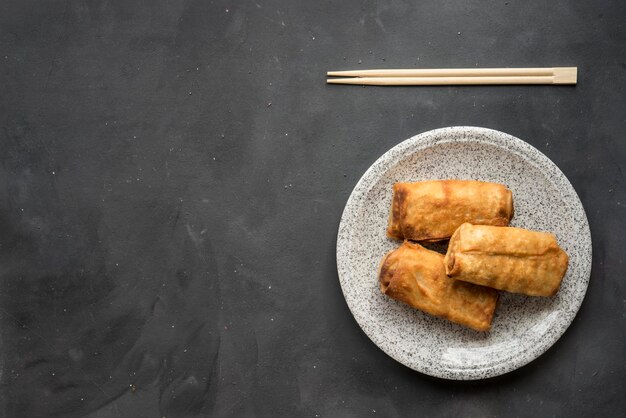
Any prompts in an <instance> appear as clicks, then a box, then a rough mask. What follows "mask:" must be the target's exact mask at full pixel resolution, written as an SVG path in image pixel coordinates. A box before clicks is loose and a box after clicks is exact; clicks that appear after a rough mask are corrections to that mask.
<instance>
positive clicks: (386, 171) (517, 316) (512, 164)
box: [337, 127, 591, 380]
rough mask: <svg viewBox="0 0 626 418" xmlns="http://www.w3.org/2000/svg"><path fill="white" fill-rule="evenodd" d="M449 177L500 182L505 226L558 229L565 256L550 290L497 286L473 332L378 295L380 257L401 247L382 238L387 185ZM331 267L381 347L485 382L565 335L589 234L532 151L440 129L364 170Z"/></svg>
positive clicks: (417, 366)
mask: <svg viewBox="0 0 626 418" xmlns="http://www.w3.org/2000/svg"><path fill="white" fill-rule="evenodd" d="M448 178H456V179H475V180H483V181H491V182H497V183H502V184H505V185H507V186H508V187H509V188H510V189H511V190H512V192H513V202H514V207H515V215H514V218H513V220H512V222H511V225H512V226H517V227H522V228H527V229H533V230H538V231H549V232H552V233H554V234H555V235H556V236H557V239H558V241H559V244H560V245H561V246H562V247H563V249H564V250H565V251H567V253H568V254H569V257H570V259H569V267H568V271H567V274H566V276H565V278H564V279H563V282H562V284H561V288H560V290H559V292H558V293H557V294H556V296H554V297H552V298H542V297H527V296H523V295H516V294H511V293H506V292H501V294H500V300H499V305H498V308H497V310H496V314H495V316H494V319H493V324H492V328H491V331H489V332H477V331H473V330H471V329H468V328H464V327H462V326H460V325H456V324H453V323H451V322H448V321H446V320H443V319H439V318H435V317H432V316H429V315H427V314H424V313H422V312H420V311H418V310H415V309H413V308H411V307H409V306H407V305H404V304H402V303H400V302H396V301H394V300H392V299H390V298H389V297H387V296H385V295H383V294H381V292H380V290H379V287H378V280H377V268H378V264H379V262H380V260H381V258H382V256H383V255H384V254H385V253H386V252H387V251H389V250H391V249H393V248H396V247H397V246H398V245H399V243H398V242H396V241H393V240H390V239H388V238H387V237H386V236H385V230H386V226H387V218H388V214H389V208H390V205H391V197H392V193H391V187H392V185H393V183H395V182H398V181H418V180H428V179H448ZM337 267H338V270H339V280H340V282H341V288H342V290H343V294H344V296H345V299H346V302H347V304H348V306H349V307H350V310H351V311H352V314H353V315H354V318H355V319H356V321H357V322H358V323H359V325H360V326H361V328H362V329H363V331H364V332H365V333H366V334H367V335H368V337H369V338H370V339H371V340H372V341H373V342H374V343H375V344H376V345H377V346H378V347H380V348H381V349H382V350H383V351H384V352H385V353H387V354H388V355H390V356H391V357H393V358H394V359H396V360H397V361H399V362H401V363H402V364H404V365H406V366H408V367H410V368H412V369H414V370H417V371H419V372H422V373H425V374H428V375H431V376H436V377H440V378H446V379H462V380H469V379H482V378H487V377H493V376H497V375H501V374H504V373H507V372H509V371H512V370H515V369H517V368H519V367H521V366H523V365H525V364H526V363H528V362H530V361H532V360H533V359H535V358H537V357H538V356H539V355H541V354H542V353H543V352H545V351H546V350H547V349H548V348H550V346H551V345H552V344H554V343H555V342H556V341H557V340H558V339H559V337H560V336H561V335H562V334H563V333H564V332H565V330H566V329H567V327H568V326H569V324H570V323H571V322H572V320H573V319H574V317H575V316H576V312H577V311H578V308H579V307H580V305H581V303H582V301H583V298H584V296H585V292H586V290H587V284H588V282H589V276H590V272H591V235H590V232H589V225H588V223H587V217H586V215H585V211H584V209H583V207H582V204H581V203H580V199H579V198H578V195H577V194H576V192H575V191H574V188H573V187H572V185H571V184H570V183H569V181H568V180H567V178H566V177H565V175H563V173H562V172H561V171H560V170H559V169H558V167H557V166H556V165H554V163H553V162H552V161H550V160H549V159H548V158H547V157H546V156H545V155H543V154H542V153H541V152H539V151H538V150H537V149H535V148H533V147H532V146H530V145H529V144H527V143H526V142H524V141H522V140H520V139H517V138H515V137H513V136H511V135H508V134H505V133H502V132H498V131H494V130H490V129H484V128H475V127H452V128H444V129H437V130H434V131H429V132H426V133H423V134H421V135H417V136H415V137H413V138H411V139H408V140H406V141H404V142H402V143H401V144H399V145H397V146H396V147H394V148H392V149H391V150H389V151H388V152H387V153H385V154H384V155H383V156H382V157H380V158H379V159H378V160H377V161H376V162H375V163H374V164H373V165H372V166H371V167H370V168H369V169H368V170H367V172H366V173H365V174H364V175H363V177H362V178H361V180H360V181H359V182H358V184H357V185H356V187H355V188H354V190H353V192H352V194H351V195H350V198H349V199H348V203H347V204H346V207H345V210H344V212H343V216H342V218H341V224H340V226H339V235H338V238H337Z"/></svg>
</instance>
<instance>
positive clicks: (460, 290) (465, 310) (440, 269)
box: [378, 241, 498, 331]
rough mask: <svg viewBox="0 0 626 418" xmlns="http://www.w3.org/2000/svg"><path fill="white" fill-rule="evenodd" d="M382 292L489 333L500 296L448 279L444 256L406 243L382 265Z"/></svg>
mask: <svg viewBox="0 0 626 418" xmlns="http://www.w3.org/2000/svg"><path fill="white" fill-rule="evenodd" d="M378 280H379V283H380V290H381V292H383V293H384V294H386V295H387V296H390V297H391V298H393V299H396V300H399V301H401V302H404V303H406V304H408V305H410V306H412V307H414V308H417V309H419V310H421V311H424V312H426V313H429V314H431V315H435V316H438V317H441V318H445V319H448V320H450V321H452V322H456V323H457V324H461V325H465V326H467V327H470V328H473V329H475V330H477V331H487V330H489V328H490V327H491V320H492V318H493V313H494V311H495V308H496V302H497V300H498V293H497V292H496V291H495V290H493V289H489V288H487V287H482V286H476V285H473V284H470V283H465V282H461V281H457V280H454V279H451V278H449V277H448V276H446V272H445V267H444V265H443V255H442V254H439V253H437V252H434V251H430V250H427V249H426V248H424V247H422V246H421V245H419V244H416V243H411V242H408V241H405V242H404V243H403V244H402V245H401V246H400V247H399V248H398V249H396V250H394V251H391V252H389V253H388V254H387V255H385V257H384V258H383V260H382V261H381V263H380V268H379V272H378Z"/></svg>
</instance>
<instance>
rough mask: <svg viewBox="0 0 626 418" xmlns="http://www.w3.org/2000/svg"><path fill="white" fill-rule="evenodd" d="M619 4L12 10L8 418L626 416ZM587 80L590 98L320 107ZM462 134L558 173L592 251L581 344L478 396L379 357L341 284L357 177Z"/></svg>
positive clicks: (5, 341) (0, 254)
mask: <svg viewBox="0 0 626 418" xmlns="http://www.w3.org/2000/svg"><path fill="white" fill-rule="evenodd" d="M625 4H626V3H624V2H622V1H619V0H614V1H597V2H596V1H591V0H582V1H553V2H548V1H512V0H509V1H489V2H486V1H469V2H457V1H437V0H432V1H401V0H393V1H385V2H383V1H380V2H376V1H337V2H328V1H323V2H314V1H308V2H304V1H288V0H280V1H262V0H257V1H254V0H251V1H235V0H231V1H221V0H220V1H217V0H216V1H201V0H180V1H179V0H176V1H174V0H170V1H165V0H159V1H147V0H109V1H106V0H102V1H97V0H84V1H61V0H50V1H33V0H4V1H2V2H0V128H1V129H0V139H1V143H0V186H1V188H2V189H1V190H2V193H1V194H0V202H1V203H0V318H1V320H0V331H1V332H0V337H1V341H0V344H1V345H0V353H1V372H2V375H1V376H2V377H1V379H2V389H1V390H2V392H1V394H0V395H1V396H0V412H2V416H7V417H39V416H56V417H79V416H86V417H92V418H96V417H117V416H119V417H161V416H167V417H179V416H309V417H315V416H318V415H319V416H322V417H363V416H385V417H398V416H476V417H484V416H564V417H565V416H567V417H570V416H619V415H623V414H625V413H626V400H625V398H624V393H625V392H626V360H625V354H626V332H625V328H626V280H625V279H624V263H623V259H624V252H625V251H626V238H625V237H626V231H625V229H626V228H625V224H624V209H625V207H626V187H625V179H624V170H626V167H625V165H626V140H625V139H624V128H625V123H624V114H625V112H624V110H625V109H624V105H625V103H626V100H625V91H624V87H625V85H626V81H625V75H626V74H625V73H626V71H625V69H626V64H625V58H626V29H625V28H624V22H625V21H626V6H625ZM574 65H575V66H578V67H579V84H578V85H577V86H576V87H543V86H525V87H522V86H518V87H515V86H501V87H424V88H411V87H398V88H380V87H368V88H362V87H344V86H327V85H325V83H324V80H325V71H326V70H329V69H353V68H361V67H362V68H376V67H387V68H402V67H465V66H469V67H473V66H478V67H492V66H498V67H505V66H574ZM451 125H474V126H483V127H489V128H494V129H499V130H502V131H505V132H507V133H510V134H512V135H515V136H517V137H519V138H522V139H524V140H525V141H527V142H529V143H531V144H533V145H534V146H535V147H537V148H538V149H539V150H540V151H542V152H543V153H545V154H546V155H547V156H548V157H550V158H551V159H552V160H553V161H554V162H555V163H556V164H557V165H558V166H559V167H560V168H561V169H562V170H563V172H564V173H565V174H566V175H567V177H568V178H569V179H570V181H571V182H572V184H573V185H574V187H575V188H576V190H577V191H578V193H579V195H580V198H581V200H582V202H583V204H584V206H585V208H586V211H587V215H588V217H589V222H590V225H591V232H592V236H593V243H594V247H593V248H594V256H593V262H594V264H593V272H592V277H591V282H590V285H589V290H588V293H587V296H586V299H585V301H584V303H583V306H582V308H581V310H580V312H579V314H578V316H577V318H576V320H575V321H574V323H573V324H572V326H571V327H570V329H569V330H568V331H567V333H566V334H565V335H564V336H563V337H562V338H561V340H560V341H559V342H557V343H556V344H555V345H554V346H553V348H552V349H550V350H549V351H548V352H547V353H546V354H544V355H543V356H541V357H540V358H539V359H538V360H536V361H534V362H532V363H531V364H530V365H528V366H526V367H523V368H522V369H520V370H517V371H515V372H512V373H510V374H508V375H506V376H502V377H499V378H494V379H490V380H487V381H479V382H465V383H464V382H449V381H443V380H437V379H433V378H429V377H426V376H424V375H421V374H419V373H416V372H414V371H412V370H410V369H408V368H406V367H404V366H403V365H401V364H399V363H396V362H395V361H394V360H392V359H391V358H389V357H387V356H386V355H385V354H384V353H383V352H382V351H380V350H379V349H378V348H377V347H376V346H375V345H374V344H373V343H371V342H370V341H369V340H368V338H367V337H366V336H365V335H364V334H363V332H362V331H361V330H360V329H359V327H358V325H357V324H356V322H355V321H354V319H353V318H352V316H351V315H350V312H349V311H348V308H347V307H346V304H345V302H344V300H343V297H342V294H341V290H340V288H339V283H338V279H337V272H336V266H335V255H334V254H335V248H334V247H335V241H336V233H337V227H338V223H339V218H340V216H341V213H342V210H343V207H344V204H345V202H346V199H347V198H348V196H349V194H350V192H351V190H352V188H353V187H354V185H355V184H356V182H357V181H358V179H359V177H360V176H361V175H362V174H363V172H364V171H365V170H366V169H367V168H368V167H369V165H370V164H371V163H372V162H373V161H375V160H376V159H377V158H378V157H379V156H380V155H381V154H382V153H383V152H385V151H386V150H387V149H389V148H391V147H392V146H394V145H396V144H397V143H399V142H401V141H402V140H404V139H406V138H408V137H410V136H412V135H414V134H417V133H420V132H423V131H426V130H429V129H432V128H439V127H444V126H451Z"/></svg>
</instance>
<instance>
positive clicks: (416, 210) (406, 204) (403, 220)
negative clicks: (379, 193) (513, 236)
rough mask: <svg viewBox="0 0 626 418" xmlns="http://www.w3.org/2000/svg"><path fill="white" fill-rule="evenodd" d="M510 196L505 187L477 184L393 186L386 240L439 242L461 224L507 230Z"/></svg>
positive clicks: (435, 182)
mask: <svg viewBox="0 0 626 418" xmlns="http://www.w3.org/2000/svg"><path fill="white" fill-rule="evenodd" d="M512 217H513V195H512V193H511V191H510V190H509V189H507V188H506V186H504V185H502V184H498V183H487V182H483V181H476V180H427V181H418V182H415V183H396V184H394V185H393V201H392V205H391V211H390V213H389V224H388V227H387V236H388V237H389V238H394V239H400V240H402V239H410V240H413V241H442V240H445V239H448V238H450V237H451V236H452V234H453V233H454V231H455V230H456V229H457V228H458V227H459V226H460V225H461V224H463V223H464V222H471V223H473V224H481V225H497V226H506V225H508V224H509V221H510V220H511V218H512Z"/></svg>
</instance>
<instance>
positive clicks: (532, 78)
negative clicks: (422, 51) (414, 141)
mask: <svg viewBox="0 0 626 418" xmlns="http://www.w3.org/2000/svg"><path fill="white" fill-rule="evenodd" d="M326 75H327V76H329V77H342V78H329V79H327V80H326V82H327V83H328V84H358V85H372V86H445V85H481V84H482V85H484V84H491V85H494V84H576V75H577V67H553V68H447V69H414V70H411V69H407V70H351V71H328V72H327V73H326ZM348 77H349V78H348Z"/></svg>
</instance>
